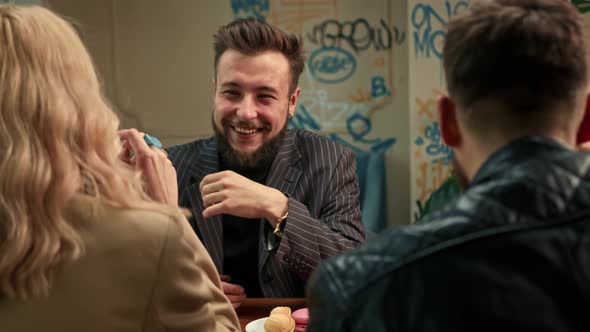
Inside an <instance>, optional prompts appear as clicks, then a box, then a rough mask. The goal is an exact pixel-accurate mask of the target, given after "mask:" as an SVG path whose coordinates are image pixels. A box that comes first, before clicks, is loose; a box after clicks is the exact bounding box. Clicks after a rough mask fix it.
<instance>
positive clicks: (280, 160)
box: [258, 130, 302, 271]
mask: <svg viewBox="0 0 590 332" xmlns="http://www.w3.org/2000/svg"><path fill="white" fill-rule="evenodd" d="M300 159H301V154H300V153H299V151H298V150H297V144H296V141H295V131H293V130H289V131H288V132H287V134H286V135H285V138H284V140H283V144H281V147H280V148H279V152H278V154H277V157H276V158H275V160H274V162H273V164H272V166H271V167H270V171H269V173H268V177H267V179H266V185H267V186H268V187H272V188H275V189H277V190H279V191H280V192H282V193H285V194H287V195H289V196H290V197H293V196H294V195H295V189H296V188H297V183H298V181H299V177H300V176H301V172H302V166H301V162H300ZM260 223H261V224H260V237H259V238H260V242H259V245H258V258H259V265H258V267H259V270H260V271H262V269H263V267H264V266H265V264H266V261H267V259H268V248H266V243H267V241H266V237H267V235H268V234H269V227H270V224H269V223H268V221H266V220H265V219H261V221H260Z"/></svg>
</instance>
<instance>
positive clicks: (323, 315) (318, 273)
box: [306, 265, 347, 332]
mask: <svg viewBox="0 0 590 332" xmlns="http://www.w3.org/2000/svg"><path fill="white" fill-rule="evenodd" d="M324 267H325V265H320V267H319V268H318V269H316V270H315V271H314V272H313V274H312V275H311V277H310V278H309V282H308V285H307V289H306V293H307V296H306V304H307V306H308V308H309V322H308V324H307V330H306V331H307V332H320V331H345V330H347V329H345V326H343V325H344V324H343V321H344V319H346V317H345V316H343V314H344V313H343V312H342V311H341V310H340V307H339V305H340V304H341V303H339V302H338V298H337V295H338V291H337V289H338V283H336V282H334V280H332V278H330V274H329V273H328V271H326V269H325V268H324Z"/></svg>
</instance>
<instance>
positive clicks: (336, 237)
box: [269, 150, 366, 280]
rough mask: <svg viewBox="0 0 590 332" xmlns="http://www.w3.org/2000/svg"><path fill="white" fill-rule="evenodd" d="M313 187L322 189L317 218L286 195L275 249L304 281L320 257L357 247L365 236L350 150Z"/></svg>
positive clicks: (354, 167) (354, 162)
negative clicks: (326, 177)
mask: <svg viewBox="0 0 590 332" xmlns="http://www.w3.org/2000/svg"><path fill="white" fill-rule="evenodd" d="M316 190H322V191H323V192H317V193H314V195H324V197H325V198H324V203H323V205H322V207H321V213H320V216H319V218H314V217H313V216H312V215H311V214H310V212H309V210H308V208H307V207H306V206H305V205H304V204H303V203H301V202H299V201H297V200H295V199H293V198H289V216H288V218H287V220H286V222H285V228H284V230H283V236H282V239H280V242H279V243H278V246H277V249H276V258H277V259H278V260H279V261H282V262H284V263H286V264H288V266H289V269H290V270H292V271H293V272H295V273H296V274H297V275H298V276H299V277H300V278H302V279H303V280H307V279H308V278H309V275H310V274H311V272H312V271H313V270H314V268H315V267H316V266H317V265H318V264H319V263H320V261H321V260H323V259H325V258H328V257H332V256H335V255H337V254H339V253H341V252H344V251H347V250H351V249H354V248H357V247H359V246H360V245H361V244H362V243H363V242H365V239H366V238H365V231H364V227H363V224H362V221H361V211H360V205H359V185H358V179H357V176H356V160H355V158H354V154H353V153H352V151H350V150H344V152H343V153H342V154H341V155H340V156H339V159H338V161H337V163H336V167H335V169H334V171H333V172H332V175H331V179H330V180H329V182H328V186H327V188H316ZM271 235H272V232H271ZM271 238H272V237H271ZM270 242H272V241H269V244H270V246H271V247H272V243H270Z"/></svg>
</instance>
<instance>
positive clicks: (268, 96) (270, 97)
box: [258, 95, 275, 99]
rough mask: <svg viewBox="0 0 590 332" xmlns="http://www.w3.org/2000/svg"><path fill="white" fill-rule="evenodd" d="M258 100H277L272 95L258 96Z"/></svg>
mask: <svg viewBox="0 0 590 332" xmlns="http://www.w3.org/2000/svg"><path fill="white" fill-rule="evenodd" d="M258 98H261V99H275V97H274V96H271V95H258Z"/></svg>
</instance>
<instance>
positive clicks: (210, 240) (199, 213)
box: [187, 138, 223, 274]
mask: <svg viewBox="0 0 590 332" xmlns="http://www.w3.org/2000/svg"><path fill="white" fill-rule="evenodd" d="M199 150H200V152H199V157H198V158H197V160H196V161H195V162H194V163H193V164H192V165H191V167H190V175H191V181H190V183H191V185H190V186H189V187H188V188H187V191H188V195H189V201H190V204H191V210H192V213H193V218H194V221H195V224H196V225H195V226H196V228H197V230H198V234H200V238H201V241H202V242H203V244H204V245H205V248H207V251H208V252H209V255H211V258H212V260H213V263H215V267H216V268H217V271H218V272H219V273H220V274H221V273H223V225H222V223H221V220H222V219H221V215H218V216H214V217H211V218H207V219H205V218H203V210H205V206H204V204H203V199H202V198H201V193H200V190H199V184H200V183H201V181H202V180H203V178H204V177H205V176H207V175H208V174H211V173H215V172H218V171H219V155H218V154H217V139H215V138H213V139H211V140H207V141H205V142H204V144H203V146H200V149H199Z"/></svg>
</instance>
